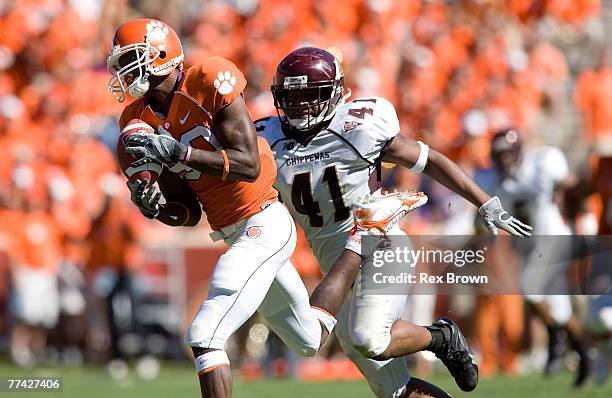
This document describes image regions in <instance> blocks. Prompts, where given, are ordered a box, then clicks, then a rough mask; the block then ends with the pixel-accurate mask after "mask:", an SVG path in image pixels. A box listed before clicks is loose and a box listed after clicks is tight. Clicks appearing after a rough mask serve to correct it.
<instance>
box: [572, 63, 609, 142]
mask: <svg viewBox="0 0 612 398" xmlns="http://www.w3.org/2000/svg"><path fill="white" fill-rule="evenodd" d="M610 93H612V68H606V69H602V70H599V71H587V72H584V73H582V74H581V75H580V76H579V77H578V79H577V82H576V91H575V96H574V98H575V100H576V105H577V106H578V109H579V110H580V112H581V114H582V120H583V133H585V134H587V135H588V136H590V137H591V138H595V137H602V136H604V135H607V134H612V101H610Z"/></svg>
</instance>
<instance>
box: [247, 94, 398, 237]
mask: <svg viewBox="0 0 612 398" xmlns="http://www.w3.org/2000/svg"><path fill="white" fill-rule="evenodd" d="M255 124H256V129H257V133H258V134H259V135H261V136H262V137H265V138H266V139H267V140H268V143H269V144H270V147H271V148H272V152H273V153H274V157H275V159H276V166H277V177H276V181H275V183H274V187H275V188H276V189H277V190H278V192H279V193H280V195H281V198H282V201H283V202H284V203H285V205H287V207H288V208H289V211H290V212H291V215H292V216H293V218H294V219H295V220H296V221H297V222H298V223H299V224H300V226H301V227H302V228H303V229H304V231H305V233H306V237H307V238H308V240H309V241H311V243H312V240H313V239H317V238H323V237H326V236H331V235H335V234H338V233H339V232H346V231H348V230H350V229H351V228H352V226H353V220H352V216H351V206H352V205H353V203H355V202H356V201H357V200H359V199H361V198H362V197H363V196H364V195H366V194H371V193H374V192H376V191H378V190H379V189H380V182H379V173H378V172H377V170H378V169H379V163H380V157H381V152H382V151H383V149H384V147H385V145H387V143H388V142H389V141H390V140H391V139H392V138H393V137H395V136H396V135H397V134H398V133H399V120H398V118H397V114H396V112H395V108H394V107H393V105H392V104H391V103H390V102H389V101H387V100H386V99H384V98H381V97H368V98H358V99H356V100H353V101H351V102H349V103H346V104H343V105H341V106H340V109H338V112H337V113H336V115H335V116H334V118H333V119H332V120H331V123H330V124H329V126H328V127H327V128H326V129H325V130H323V131H321V132H319V133H318V134H317V135H316V136H314V138H313V139H312V140H311V141H309V142H308V143H305V144H300V143H299V142H297V141H296V140H294V139H292V138H289V137H287V136H286V135H285V134H284V132H283V130H282V128H281V122H280V119H279V118H278V117H268V118H264V119H260V120H258V121H257V122H255Z"/></svg>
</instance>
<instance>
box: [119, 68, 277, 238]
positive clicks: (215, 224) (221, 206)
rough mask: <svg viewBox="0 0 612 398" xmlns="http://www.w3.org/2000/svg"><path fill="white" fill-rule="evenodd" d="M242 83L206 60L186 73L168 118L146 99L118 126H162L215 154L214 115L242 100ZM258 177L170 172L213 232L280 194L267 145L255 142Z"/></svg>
mask: <svg viewBox="0 0 612 398" xmlns="http://www.w3.org/2000/svg"><path fill="white" fill-rule="evenodd" d="M245 86H246V80H245V78H244V76H243V74H242V72H240V70H239V69H238V68H237V67H236V66H235V65H234V64H233V63H231V62H230V61H228V60H226V59H225V58H222V57H209V58H207V59H206V60H205V61H204V62H203V63H202V64H200V65H195V66H193V67H191V68H189V69H187V70H186V71H185V72H184V73H183V76H182V79H181V82H180V83H179V88H178V90H176V92H175V93H174V97H173V99H172V103H171V105H170V109H169V111H168V115H167V116H165V117H164V115H161V114H159V113H156V112H155V111H154V110H153V109H152V108H151V107H150V106H149V105H148V104H147V102H146V101H147V100H146V97H145V98H141V99H139V100H137V101H135V102H133V103H131V104H130V105H128V106H127V107H126V108H125V110H124V111H123V113H122V114H121V118H120V120H119V125H120V127H121V129H122V130H123V128H124V127H125V126H126V124H127V123H128V122H129V121H130V120H131V119H134V118H138V119H141V120H143V121H145V122H147V123H148V124H150V125H151V126H152V127H153V128H157V126H163V127H164V128H165V129H166V130H168V131H169V132H170V134H172V136H173V137H174V138H176V139H177V140H179V141H181V142H182V143H184V144H186V145H191V146H192V147H193V148H197V149H203V150H207V151H217V150H219V149H222V148H223V144H222V140H219V139H218V137H216V136H215V134H214V133H213V132H212V131H211V129H212V124H213V123H212V121H213V118H214V116H215V114H216V113H217V112H218V111H219V110H220V109H221V108H223V107H224V106H226V105H228V104H231V103H232V101H234V99H236V98H237V97H238V96H240V95H241V93H242V91H243V90H244V88H245ZM257 143H258V148H259V157H260V163H261V173H260V175H259V177H258V178H257V180H255V181H254V182H252V183H249V182H244V181H227V180H226V181H222V180H221V178H219V177H216V176H211V175H206V174H204V173H201V172H200V171H197V170H193V169H191V168H189V167H187V166H185V165H184V164H182V163H178V164H176V165H175V166H173V167H172V168H171V169H170V170H172V171H174V172H176V173H179V174H180V175H181V176H182V177H183V178H185V179H186V180H187V181H188V183H189V186H190V187H191V189H192V190H193V192H194V193H195V194H196V196H197V197H198V200H199V201H200V203H201V204H202V209H203V210H204V211H205V212H206V215H207V218H208V222H209V224H210V225H211V227H212V228H213V229H219V228H223V227H225V226H228V225H231V224H234V223H235V222H237V221H240V220H242V219H244V218H247V217H249V216H251V215H253V214H255V213H258V212H259V211H261V207H262V206H263V205H264V204H265V203H266V202H269V201H273V200H276V198H277V196H278V193H277V192H276V190H275V189H274V188H273V187H272V183H273V182H274V179H275V178H276V163H275V162H274V156H273V155H272V151H271V150H270V147H269V146H268V143H267V142H266V140H265V139H263V138H261V137H257Z"/></svg>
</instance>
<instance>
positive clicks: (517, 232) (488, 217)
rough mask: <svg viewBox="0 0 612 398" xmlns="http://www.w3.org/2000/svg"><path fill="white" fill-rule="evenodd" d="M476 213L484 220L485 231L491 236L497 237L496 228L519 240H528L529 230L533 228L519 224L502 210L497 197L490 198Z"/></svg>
mask: <svg viewBox="0 0 612 398" xmlns="http://www.w3.org/2000/svg"><path fill="white" fill-rule="evenodd" d="M478 212H479V213H480V214H481V215H482V217H483V218H484V223H485V225H486V226H487V229H488V230H489V231H490V232H491V233H492V234H493V235H497V228H501V229H503V230H504V231H506V232H508V233H510V234H512V235H514V236H517V237H519V238H528V237H530V236H531V230H532V229H533V228H532V227H531V226H530V225H527V224H524V223H522V222H520V221H519V220H518V219H516V218H514V217H512V216H511V215H510V213H508V212H507V211H506V210H504V208H503V207H502V205H501V203H500V201H499V198H498V197H497V196H494V197H492V198H491V199H489V200H488V201H487V202H486V203H485V204H483V205H482V206H480V208H479V209H478Z"/></svg>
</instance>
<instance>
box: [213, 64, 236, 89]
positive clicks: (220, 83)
mask: <svg viewBox="0 0 612 398" xmlns="http://www.w3.org/2000/svg"><path fill="white" fill-rule="evenodd" d="M213 85H214V86H215V88H216V89H217V91H218V92H219V94H221V95H226V94H229V93H231V92H232V91H234V86H235V85H236V76H232V74H231V73H230V71H228V70H226V71H225V72H219V73H218V74H217V78H216V79H215V81H214V82H213Z"/></svg>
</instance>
